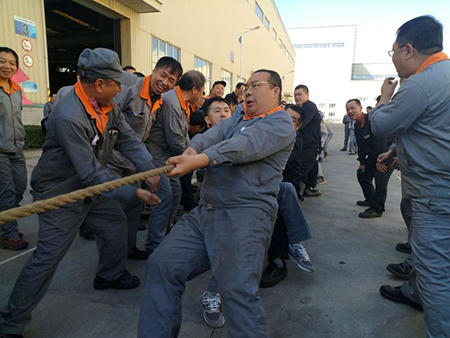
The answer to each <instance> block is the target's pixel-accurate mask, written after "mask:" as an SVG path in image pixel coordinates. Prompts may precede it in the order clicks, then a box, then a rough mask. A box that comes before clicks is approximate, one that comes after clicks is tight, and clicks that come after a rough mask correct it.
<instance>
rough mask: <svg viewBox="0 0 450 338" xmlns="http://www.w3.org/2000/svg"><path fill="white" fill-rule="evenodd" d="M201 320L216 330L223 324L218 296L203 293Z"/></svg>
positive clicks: (217, 294)
mask: <svg viewBox="0 0 450 338" xmlns="http://www.w3.org/2000/svg"><path fill="white" fill-rule="evenodd" d="M202 310H203V319H204V320H205V322H206V324H208V325H209V326H211V327H214V328H218V327H222V326H223V325H224V324H225V318H224V316H223V314H222V306H221V303H220V294H219V293H211V292H208V291H205V293H203V299H202Z"/></svg>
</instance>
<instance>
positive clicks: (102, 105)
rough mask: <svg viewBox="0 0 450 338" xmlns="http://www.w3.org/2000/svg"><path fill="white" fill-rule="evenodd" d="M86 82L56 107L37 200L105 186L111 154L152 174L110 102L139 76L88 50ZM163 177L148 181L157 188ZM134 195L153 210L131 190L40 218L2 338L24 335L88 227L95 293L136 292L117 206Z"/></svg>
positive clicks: (2, 323) (0, 322) (0, 326)
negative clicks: (93, 242) (94, 249)
mask: <svg viewBox="0 0 450 338" xmlns="http://www.w3.org/2000/svg"><path fill="white" fill-rule="evenodd" d="M78 67H79V68H80V69H81V80H80V82H77V84H76V85H75V86H74V88H73V89H72V90H71V91H70V92H69V93H68V94H67V95H66V96H64V98H62V99H61V101H60V102H59V103H58V104H57V105H56V106H55V108H54V110H53V112H52V113H51V114H50V117H49V119H48V125H47V126H48V130H47V136H46V140H45V144H44V146H43V153H42V157H41V158H40V160H39V162H38V164H37V166H36V168H35V169H34V171H33V175H32V177H31V186H32V188H33V191H32V194H33V196H34V199H35V200H43V199H46V198H49V197H54V196H58V195H61V194H65V193H68V192H71V191H74V190H77V189H81V188H85V187H87V186H92V185H96V184H100V183H104V182H107V181H111V180H112V179H113V178H114V177H113V176H111V174H110V173H109V171H108V170H107V169H106V161H107V158H108V156H109V155H110V154H111V152H112V150H113V149H117V150H119V151H120V152H122V153H123V154H126V155H127V156H129V159H130V160H132V161H133V163H134V165H135V166H136V168H137V170H138V171H144V170H150V169H153V168H154V165H153V163H152V158H151V156H150V154H149V153H148V151H147V150H146V149H145V146H144V145H143V144H142V143H141V142H140V141H139V139H138V136H137V135H136V133H135V132H134V131H133V130H132V129H131V128H130V127H129V126H128V124H127V123H126V122H125V121H124V118H123V115H122V114H121V113H120V111H119V110H118V109H117V107H115V106H114V105H113V104H112V100H113V98H114V96H116V95H117V93H118V92H120V90H121V87H120V84H121V83H123V84H127V85H132V84H133V83H135V81H136V80H137V78H136V76H135V75H132V74H129V73H126V72H124V71H122V67H121V66H120V62H119V57H118V55H117V54H116V53H115V52H113V51H111V50H109V49H104V48H98V49H95V50H91V49H85V50H84V51H83V52H82V53H81V55H80V57H79V60H78ZM158 180H159V177H156V178H154V179H152V180H151V182H149V183H151V184H154V183H157V181H158ZM133 196H136V197H138V198H141V199H142V200H144V201H145V202H146V203H148V204H156V203H158V202H159V198H158V197H157V196H156V195H154V194H152V193H150V192H149V191H147V190H143V189H136V187H135V186H133V185H126V186H123V187H121V188H119V189H116V190H113V191H111V192H107V193H103V194H101V195H99V196H93V197H90V198H86V199H84V200H80V201H77V202H75V203H72V204H69V205H67V206H64V207H61V208H60V209H58V210H54V211H46V212H44V213H41V214H39V241H38V243H37V247H36V251H35V252H34V253H33V255H32V256H31V257H30V259H29V260H28V262H27V263H26V264H25V266H24V268H23V269H22V272H21V274H20V275H19V277H18V279H17V281H16V284H15V286H14V289H13V291H12V294H11V296H10V298H9V302H8V305H7V306H6V308H4V309H3V310H1V311H0V333H1V334H2V338H3V337H8V336H9V337H20V335H21V334H22V332H23V331H24V330H25V326H26V325H27V324H28V323H29V322H30V320H31V311H32V310H33V309H34V308H35V306H36V305H37V304H38V303H39V302H40V301H41V299H42V298H43V296H44V294H45V292H46V291H47V289H48V288H49V286H50V283H51V280H52V278H53V276H54V274H55V272H56V268H57V266H58V264H59V262H60V261H61V260H62V258H63V257H64V255H65V254H66V252H67V251H68V250H69V248H70V245H71V243H72V241H73V239H74V237H75V236H76V233H77V231H78V228H79V227H80V225H81V224H82V223H83V222H85V223H86V224H87V225H88V226H89V227H90V228H91V229H92V230H93V231H94V233H95V235H96V236H97V239H98V255H99V263H98V267H97V273H96V277H95V279H94V288H95V289H97V290H101V289H108V288H116V289H131V288H135V287H137V286H138V285H139V278H137V277H135V276H131V275H130V274H129V273H128V272H127V271H126V270H125V263H126V259H127V251H126V236H127V229H126V218H125V215H124V214H123V211H122V208H121V207H120V202H119V200H128V199H130V198H132V197H133Z"/></svg>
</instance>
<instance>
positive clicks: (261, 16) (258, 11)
mask: <svg viewBox="0 0 450 338" xmlns="http://www.w3.org/2000/svg"><path fill="white" fill-rule="evenodd" d="M255 13H256V15H257V16H258V18H259V20H261V22H263V21H264V12H263V11H262V9H261V7H259V5H258V3H257V2H256V1H255Z"/></svg>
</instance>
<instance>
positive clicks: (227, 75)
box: [220, 69, 233, 95]
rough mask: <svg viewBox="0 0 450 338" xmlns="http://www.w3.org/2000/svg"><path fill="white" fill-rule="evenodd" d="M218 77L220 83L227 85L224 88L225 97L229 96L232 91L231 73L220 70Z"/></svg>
mask: <svg viewBox="0 0 450 338" xmlns="http://www.w3.org/2000/svg"><path fill="white" fill-rule="evenodd" d="M220 77H221V79H222V81H225V82H226V83H227V86H226V87H225V95H227V94H230V93H231V92H232V91H233V87H232V84H231V73H230V72H228V71H226V70H225V69H222V70H221V71H220Z"/></svg>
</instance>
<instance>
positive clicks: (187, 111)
mask: <svg viewBox="0 0 450 338" xmlns="http://www.w3.org/2000/svg"><path fill="white" fill-rule="evenodd" d="M175 91H176V93H177V97H178V101H180V105H181V108H183V110H184V111H185V113H186V115H187V118H188V121H189V118H190V117H191V109H190V107H189V106H188V104H187V103H186V101H185V100H184V98H183V95H182V94H181V89H180V86H176V87H175Z"/></svg>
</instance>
